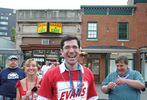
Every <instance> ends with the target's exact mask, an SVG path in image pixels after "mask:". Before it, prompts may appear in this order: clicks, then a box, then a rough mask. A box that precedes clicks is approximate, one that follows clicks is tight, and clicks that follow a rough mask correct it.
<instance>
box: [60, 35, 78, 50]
mask: <svg viewBox="0 0 147 100" xmlns="http://www.w3.org/2000/svg"><path fill="white" fill-rule="evenodd" d="M70 40H76V41H77V43H78V46H79V48H80V40H79V39H78V38H77V37H75V36H71V35H67V36H64V37H63V38H62V40H61V43H60V48H61V49H62V50H63V46H64V42H65V41H70Z"/></svg>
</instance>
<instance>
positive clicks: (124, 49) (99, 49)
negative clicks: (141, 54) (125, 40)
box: [82, 46, 137, 53]
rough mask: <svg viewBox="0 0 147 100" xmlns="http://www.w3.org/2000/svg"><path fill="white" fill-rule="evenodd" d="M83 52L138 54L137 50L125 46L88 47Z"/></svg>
mask: <svg viewBox="0 0 147 100" xmlns="http://www.w3.org/2000/svg"><path fill="white" fill-rule="evenodd" d="M82 51H84V52H87V53H116V52H119V53H121V52H122V53H125V52H127V53H136V51H137V50H136V49H135V48H128V47H125V46H87V47H84V48H82Z"/></svg>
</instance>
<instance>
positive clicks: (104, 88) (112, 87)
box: [102, 82, 116, 93]
mask: <svg viewBox="0 0 147 100" xmlns="http://www.w3.org/2000/svg"><path fill="white" fill-rule="evenodd" d="M115 86H116V83H113V82H109V84H108V85H104V86H102V91H103V92H104V93H109V91H110V90H111V89H114V88H115Z"/></svg>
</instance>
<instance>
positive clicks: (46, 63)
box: [41, 61, 51, 76]
mask: <svg viewBox="0 0 147 100" xmlns="http://www.w3.org/2000/svg"><path fill="white" fill-rule="evenodd" d="M50 68H51V62H50V61H46V62H45V65H43V66H42V68H41V71H42V75H43V76H44V75H45V73H46V72H47V71H48V69H50Z"/></svg>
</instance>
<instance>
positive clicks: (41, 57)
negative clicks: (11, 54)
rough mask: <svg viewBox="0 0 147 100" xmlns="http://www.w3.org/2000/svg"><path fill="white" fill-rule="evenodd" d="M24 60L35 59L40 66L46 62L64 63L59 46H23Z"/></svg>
mask: <svg viewBox="0 0 147 100" xmlns="http://www.w3.org/2000/svg"><path fill="white" fill-rule="evenodd" d="M21 49H22V51H23V53H24V59H25V60H26V59H28V58H34V59H35V60H36V61H37V62H38V63H39V64H40V65H44V63H45V61H46V60H48V61H53V62H60V63H61V62H62V59H63V58H62V57H61V54H60V47H59V46H57V45H54V46H53V45H33V44H31V45H22V46H21Z"/></svg>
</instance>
